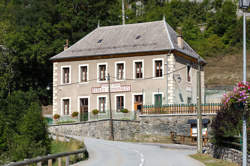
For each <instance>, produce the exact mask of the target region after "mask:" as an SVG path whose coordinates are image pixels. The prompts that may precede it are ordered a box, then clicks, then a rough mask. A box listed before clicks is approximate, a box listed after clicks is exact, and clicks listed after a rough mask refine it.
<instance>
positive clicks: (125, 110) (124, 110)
mask: <svg viewBox="0 0 250 166" xmlns="http://www.w3.org/2000/svg"><path fill="white" fill-rule="evenodd" d="M121 112H122V113H128V112H129V110H128V109H126V108H124V109H122V110H121Z"/></svg>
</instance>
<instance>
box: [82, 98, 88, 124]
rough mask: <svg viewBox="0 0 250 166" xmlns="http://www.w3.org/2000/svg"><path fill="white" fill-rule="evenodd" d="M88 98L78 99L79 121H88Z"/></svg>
mask: <svg viewBox="0 0 250 166" xmlns="http://www.w3.org/2000/svg"><path fill="white" fill-rule="evenodd" d="M88 105H89V101H88V98H82V99H80V121H88Z"/></svg>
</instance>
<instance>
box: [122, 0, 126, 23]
mask: <svg viewBox="0 0 250 166" xmlns="http://www.w3.org/2000/svg"><path fill="white" fill-rule="evenodd" d="M122 25H125V7H124V0H122Z"/></svg>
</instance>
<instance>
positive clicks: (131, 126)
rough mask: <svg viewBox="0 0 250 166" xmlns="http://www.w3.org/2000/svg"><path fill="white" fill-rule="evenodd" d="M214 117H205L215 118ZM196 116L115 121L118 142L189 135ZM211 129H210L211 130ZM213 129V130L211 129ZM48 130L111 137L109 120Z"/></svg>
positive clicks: (57, 126)
mask: <svg viewBox="0 0 250 166" xmlns="http://www.w3.org/2000/svg"><path fill="white" fill-rule="evenodd" d="M212 117H213V116H203V118H208V119H212ZM195 118H196V115H147V116H144V115H143V116H139V118H138V121H131V120H113V125H114V137H115V140H134V141H150V142H152V141H164V140H166V139H167V138H169V137H170V132H176V134H177V135H185V136H189V135H190V124H187V121H188V120H189V119H195ZM209 128H210V127H209ZM208 130H210V129H208ZM49 131H50V132H52V133H58V134H64V135H76V136H86V137H94V138H101V139H109V138H110V120H109V119H104V120H99V121H87V122H79V123H71V124H60V125H51V126H50V127H49Z"/></svg>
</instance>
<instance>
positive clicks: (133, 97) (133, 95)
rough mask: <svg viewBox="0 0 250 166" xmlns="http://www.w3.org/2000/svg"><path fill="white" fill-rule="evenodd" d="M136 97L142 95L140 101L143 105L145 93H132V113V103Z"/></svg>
mask: <svg viewBox="0 0 250 166" xmlns="http://www.w3.org/2000/svg"><path fill="white" fill-rule="evenodd" d="M136 95H142V99H143V101H142V102H143V104H145V93H132V109H131V110H132V111H135V108H134V102H135V96H136Z"/></svg>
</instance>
